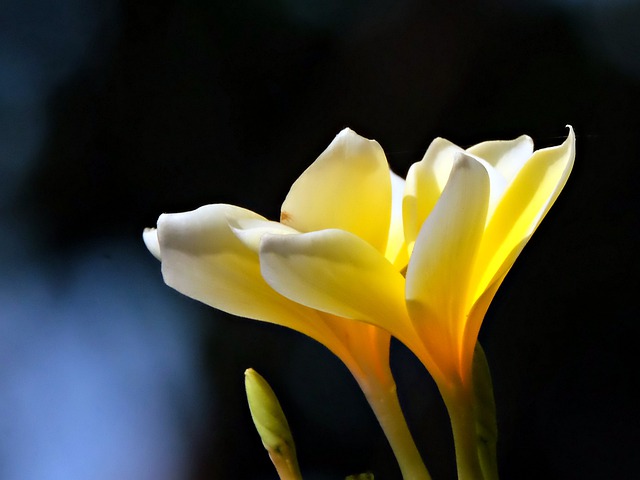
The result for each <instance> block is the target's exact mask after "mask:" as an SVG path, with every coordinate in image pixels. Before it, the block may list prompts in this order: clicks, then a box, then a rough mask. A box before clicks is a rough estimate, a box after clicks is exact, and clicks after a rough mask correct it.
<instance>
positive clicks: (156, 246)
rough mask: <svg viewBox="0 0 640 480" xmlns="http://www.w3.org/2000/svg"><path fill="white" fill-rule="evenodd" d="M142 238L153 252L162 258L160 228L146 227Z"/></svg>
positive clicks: (155, 255) (158, 257)
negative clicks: (159, 237) (159, 239)
mask: <svg viewBox="0 0 640 480" xmlns="http://www.w3.org/2000/svg"><path fill="white" fill-rule="evenodd" d="M142 240H144V244H145V245H146V246H147V249H148V250H149V251H150V252H151V254H152V255H153V256H154V257H156V258H157V259H158V260H160V243H158V230H157V229H156V228H145V229H144V231H143V232H142Z"/></svg>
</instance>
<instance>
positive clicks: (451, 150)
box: [402, 138, 463, 253]
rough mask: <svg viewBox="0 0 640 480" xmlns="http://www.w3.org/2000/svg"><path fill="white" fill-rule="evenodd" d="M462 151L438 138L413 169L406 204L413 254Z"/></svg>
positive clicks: (406, 224)
mask: <svg viewBox="0 0 640 480" xmlns="http://www.w3.org/2000/svg"><path fill="white" fill-rule="evenodd" d="M462 152H463V150H462V149H461V148H460V147H458V146H457V145H454V144H453V143H451V142H450V141H448V140H445V139H444V138H436V139H435V140H433V141H432V142H431V144H430V145H429V148H428V149H427V152H426V153H425V154H424V157H423V158H422V160H420V161H419V162H417V163H414V164H413V165H411V168H409V172H408V173H407V182H406V184H405V193H404V200H403V205H402V210H403V226H404V235H405V239H406V242H407V246H408V249H409V253H411V250H412V249H413V244H414V242H415V240H416V238H417V237H418V233H419V232H420V228H421V227H422V224H423V223H424V221H425V220H426V218H427V217H428V216H429V214H430V213H431V210H433V207H435V205H436V203H437V202H438V199H439V198H440V194H441V193H442V191H443V190H444V187H445V185H446V183H447V180H448V179H449V174H450V173H451V167H452V166H453V161H454V158H455V156H456V155H457V154H459V153H462Z"/></svg>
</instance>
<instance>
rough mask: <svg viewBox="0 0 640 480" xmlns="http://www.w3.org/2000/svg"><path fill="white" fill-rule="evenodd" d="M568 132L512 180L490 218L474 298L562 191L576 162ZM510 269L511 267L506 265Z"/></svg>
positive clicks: (480, 257) (541, 152) (531, 232)
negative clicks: (560, 142) (563, 138)
mask: <svg viewBox="0 0 640 480" xmlns="http://www.w3.org/2000/svg"><path fill="white" fill-rule="evenodd" d="M569 128H570V131H569V135H568V136H567V139H566V140H565V141H564V143H562V145H559V146H556V147H551V148H545V149H542V150H538V151H536V152H535V153H534V154H533V155H532V156H531V158H530V159H529V160H528V161H527V162H526V163H525V165H524V166H523V167H522V169H521V170H520V172H518V175H517V176H516V177H515V179H514V180H513V182H512V183H511V185H510V186H509V188H508V189H507V191H506V192H505V194H504V195H503V198H502V200H501V202H500V204H499V205H498V207H497V208H496V210H495V212H494V214H493V216H492V217H491V219H490V221H489V223H488V225H487V230H486V233H485V235H484V237H483V239H482V245H481V246H480V253H479V256H478V263H477V264H476V267H475V269H476V275H477V276H478V283H477V285H478V287H477V292H476V296H479V295H481V294H482V290H483V289H484V288H486V286H487V285H488V284H489V283H490V282H491V280H492V279H493V277H494V276H495V275H496V272H498V271H499V270H501V269H502V268H503V267H502V265H503V263H504V262H505V261H506V260H507V259H511V263H513V261H515V258H513V257H512V256H511V255H510V253H511V251H512V250H513V249H514V247H515V246H517V245H519V244H520V243H521V242H522V241H523V240H526V239H528V238H529V237H530V236H531V235H532V234H533V232H534V231H535V229H536V228H537V226H538V225H539V224H540V222H541V221H542V218H543V217H544V215H545V214H546V213H547V212H548V210H549V208H550V207H551V205H552V204H553V202H554V201H555V200H556V198H557V197H558V195H559V194H560V191H561V190H562V188H563V187H564V185H565V183H566V181H567V178H568V177H569V173H570V172H571V168H572V167H573V161H574V158H575V135H574V133H573V129H571V127H569ZM509 267H510V265H509Z"/></svg>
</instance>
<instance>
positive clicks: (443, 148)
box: [145, 128, 575, 476]
mask: <svg viewBox="0 0 640 480" xmlns="http://www.w3.org/2000/svg"><path fill="white" fill-rule="evenodd" d="M574 157H575V137H574V133H573V130H572V129H571V128H569V135H568V137H567V139H566V140H565V141H564V142H563V143H562V144H561V145H559V146H556V147H551V148H545V149H541V150H537V151H534V149H533V142H532V140H531V139H530V138H529V137H527V136H521V137H519V138H517V139H515V140H511V141H489V142H484V143H480V144H478V145H474V146H472V147H470V148H468V149H466V150H465V149H462V148H460V147H458V146H456V145H454V144H452V143H450V142H448V141H447V140H444V139H440V138H438V139H436V140H434V141H433V142H432V144H431V145H430V147H429V148H428V150H427V152H426V154H425V156H424V158H423V159H422V160H421V161H420V162H417V163H416V164H414V165H413V166H412V167H411V168H410V170H409V173H408V175H407V179H406V182H405V181H404V180H402V179H401V178H399V177H398V176H397V175H395V174H394V173H393V172H391V171H390V169H389V166H388V164H387V161H386V158H385V155H384V153H383V151H382V149H381V147H380V146H379V145H378V143H376V142H374V141H371V140H366V139H364V138H362V137H360V136H359V135H357V134H356V133H354V132H353V131H351V130H349V129H345V130H343V131H342V132H341V133H340V134H339V135H338V136H337V137H336V138H335V140H334V141H333V142H332V143H331V144H330V145H329V147H328V148H327V149H326V150H325V151H324V152H323V153H322V154H321V155H320V157H319V158H318V159H317V160H316V161H315V162H314V163H313V164H312V165H311V166H310V167H309V168H308V169H307V170H306V171H305V172H304V173H303V174H302V175H301V176H300V177H299V178H298V180H297V181H296V182H295V183H294V184H293V186H292V187H291V190H290V192H289V194H288V195H287V197H286V199H285V201H284V203H283V205H282V213H281V220H280V222H271V221H268V220H266V219H265V218H263V217H261V216H260V215H258V214H255V213H253V212H250V211H247V210H244V209H241V208H239V207H233V206H229V205H209V206H205V207H202V208H199V209H198V210H195V211H192V212H186V213H180V214H172V215H162V216H161V217H160V219H159V220H158V229H157V231H156V230H147V231H146V232H145V241H146V243H147V246H148V247H149V249H150V250H151V251H152V252H154V253H155V254H156V256H158V257H159V258H160V259H161V260H162V272H163V275H164V279H165V281H166V282H167V284H168V285H170V286H172V287H173V288H175V289H176V290H178V291H180V292H182V293H184V294H186V295H188V296H190V297H192V298H195V299H197V300H200V301H202V302H204V303H207V304H209V305H211V306H214V307H216V308H219V309H221V310H224V311H227V312H230V313H234V314H236V315H240V316H244V317H248V318H254V319H258V320H264V321H269V322H273V323H277V324H280V325H284V326H287V327H290V328H293V329H295V330H298V331H300V332H303V333H305V334H307V335H309V336H311V337H312V338H315V339H316V340H318V341H320V342H322V343H323V344H325V345H326V346H327V347H328V348H330V349H331V350H332V351H333V352H334V353H335V354H336V355H338V356H339V357H340V358H341V359H342V360H343V361H344V362H345V364H347V366H349V368H350V369H351V370H352V372H354V375H355V376H356V378H357V379H358V378H359V376H360V380H359V381H360V382H361V385H362V381H361V379H362V378H367V377H371V376H373V377H374V378H375V377H377V378H379V379H384V380H382V381H383V382H387V383H388V382H389V379H388V378H387V377H388V376H389V375H390V373H389V372H388V345H389V337H388V334H386V333H385V332H389V333H390V334H391V335H393V336H395V337H397V338H398V339H399V340H400V341H402V342H403V343H404V344H405V345H407V346H408V347H409V348H410V349H411V350H412V351H413V352H414V353H415V354H416V355H417V356H418V358H419V359H420V360H421V361H422V362H423V363H424V365H425V366H426V367H427V369H428V370H429V372H430V373H431V375H432V376H433V378H434V379H435V381H436V383H437V384H438V387H439V389H440V392H441V393H442V395H443V397H444V399H445V403H447V407H448V408H449V413H450V415H451V417H452V422H453V423H454V426H453V427H454V438H455V439H456V448H457V449H458V448H466V447H464V445H463V443H464V441H463V440H461V439H463V438H464V437H465V436H468V435H470V432H469V431H467V433H460V432H462V431H463V430H464V428H467V429H469V428H471V426H470V422H471V420H470V419H469V418H466V417H465V415H467V414H466V413H465V411H466V410H465V409H467V407H468V406H469V402H472V401H473V400H470V397H471V396H472V394H471V393H470V392H471V389H472V387H471V366H472V360H473V354H474V349H475V345H476V341H477V336H478V332H479V330H480V326H481V323H482V319H483V317H484V315H485V313H486V311H487V308H488V306H489V303H490V302H491V300H492V298H493V296H494V295H495V293H496V291H497V289H498V287H499V285H500V284H501V282H502V281H503V279H504V278H505V275H506V274H507V272H508V271H509V269H510V268H511V266H512V265H513V263H514V261H515V259H516V257H517V256H518V255H519V253H520V252H521V251H522V249H523V247H524V246H525V244H526V243H527V241H528V240H529V238H531V235H532V234H533V232H534V231H535V229H536V228H537V226H538V225H539V224H540V222H541V220H542V218H543V217H544V216H545V214H546V213H547V211H548V210H549V208H550V207H551V205H552V204H553V202H554V201H555V200H556V198H557V196H558V195H559V193H560V191H561V189H562V187H563V186H564V184H565V182H566V180H567V178H568V176H569V173H570V171H571V168H572V166H573V161H574ZM348 319H351V320H357V321H355V322H354V321H349V320H348ZM381 372H382V373H381ZM465 418H466V419H465ZM456 423H458V424H465V425H466V427H464V428H463V427H457V426H456ZM457 430H458V433H456V431H457ZM461 442H462V443H461ZM467 449H468V450H470V448H467ZM459 461H460V459H459ZM469 461H471V462H473V460H469ZM460 468H461V467H460V465H459V471H461V470H460ZM474 468H475V467H474V466H469V467H468V468H467V467H462V471H461V473H462V474H464V471H467V472H471V471H473V470H474ZM465 469H466V470H465ZM468 475H473V474H472V473H470V474H468ZM461 476H462V475H461Z"/></svg>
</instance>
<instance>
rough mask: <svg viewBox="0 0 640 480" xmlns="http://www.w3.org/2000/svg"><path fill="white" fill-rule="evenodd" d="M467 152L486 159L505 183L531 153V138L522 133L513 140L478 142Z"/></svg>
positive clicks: (512, 176)
mask: <svg viewBox="0 0 640 480" xmlns="http://www.w3.org/2000/svg"><path fill="white" fill-rule="evenodd" d="M467 153H470V154H471V155H475V156H476V157H479V158H482V159H484V160H486V161H487V162H488V163H489V164H490V165H492V166H493V167H494V168H496V169H497V170H498V171H499V172H500V174H501V175H502V176H503V177H504V179H505V180H506V182H507V183H511V181H512V180H513V178H514V177H515V176H516V174H517V173H518V172H519V171H520V169H521V168H522V166H523V165H524V164H525V162H526V161H527V160H528V159H529V157H531V154H532V153H533V140H531V137H529V136H527V135H522V136H520V137H518V138H516V139H514V140H492V141H488V142H482V143H478V144H477V145H474V146H473V147H470V148H468V149H467Z"/></svg>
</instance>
